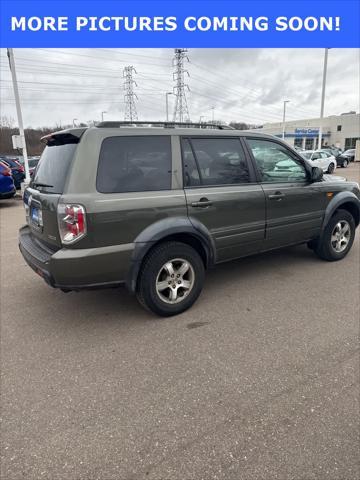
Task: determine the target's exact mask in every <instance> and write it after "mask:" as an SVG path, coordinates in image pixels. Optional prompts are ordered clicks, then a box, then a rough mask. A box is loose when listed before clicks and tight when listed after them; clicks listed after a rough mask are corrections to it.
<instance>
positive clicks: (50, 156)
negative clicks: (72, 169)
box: [31, 143, 77, 193]
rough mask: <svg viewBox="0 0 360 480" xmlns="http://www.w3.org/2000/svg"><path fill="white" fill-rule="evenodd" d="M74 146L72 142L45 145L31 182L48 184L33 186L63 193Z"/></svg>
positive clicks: (50, 191)
mask: <svg viewBox="0 0 360 480" xmlns="http://www.w3.org/2000/svg"><path fill="white" fill-rule="evenodd" d="M76 147H77V145H76V144H74V143H70V144H65V145H53V146H47V147H46V148H45V150H44V151H43V154H42V155H41V158H40V161H39V164H38V166H37V169H36V173H35V177H34V178H33V180H32V182H31V183H32V184H36V183H42V184H45V185H48V186H47V187H44V186H43V187H41V186H39V187H36V185H35V187H36V188H39V189H45V190H46V191H47V192H49V193H63V191H64V185H65V181H66V175H67V172H68V169H69V166H70V163H71V160H72V159H73V157H74V153H75V150H76Z"/></svg>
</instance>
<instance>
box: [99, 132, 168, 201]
mask: <svg viewBox="0 0 360 480" xmlns="http://www.w3.org/2000/svg"><path fill="white" fill-rule="evenodd" d="M96 186H97V190H98V191H99V192H102V193H123V192H145V191H152V190H169V189H170V188H171V143H170V137H169V136H166V137H160V136H147V137H110V138H106V139H105V140H104V141H103V143H102V145H101V151H100V158H99V166H98V173H97V182H96Z"/></svg>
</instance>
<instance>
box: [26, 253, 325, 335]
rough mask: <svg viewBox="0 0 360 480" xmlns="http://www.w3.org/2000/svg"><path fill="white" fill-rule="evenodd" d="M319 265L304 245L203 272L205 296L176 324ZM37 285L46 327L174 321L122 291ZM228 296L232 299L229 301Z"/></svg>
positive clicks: (32, 289)
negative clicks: (251, 289)
mask: <svg viewBox="0 0 360 480" xmlns="http://www.w3.org/2000/svg"><path fill="white" fill-rule="evenodd" d="M321 263H324V262H322V261H321V260H319V259H317V258H316V257H315V255H314V254H313V253H312V252H311V251H310V250H309V249H308V248H307V247H306V246H303V245H302V246H296V247H289V248H285V249H282V250H274V251H271V252H267V253H263V254H259V255H256V256H252V257H247V258H244V259H239V260H234V261H231V262H227V263H224V264H221V265H217V266H216V267H214V268H213V269H211V270H209V271H208V272H207V276H206V281H205V285H204V291H203V294H202V295H201V297H200V298H199V300H198V301H197V302H196V303H195V305H194V306H193V307H192V308H191V309H190V310H188V311H187V312H184V313H183V314H181V315H179V316H177V317H176V318H184V317H185V318H186V319H187V320H194V319H196V318H197V317H198V316H199V315H201V314H202V313H203V310H204V306H206V310H207V311H210V312H211V305H210V306H209V302H210V303H214V306H215V304H216V303H217V301H218V299H219V298H220V299H221V298H224V297H225V296H226V297H228V298H229V296H230V300H229V301H232V300H234V301H235V300H237V299H238V297H239V296H243V295H245V294H246V290H247V288H248V287H247V285H249V284H250V283H251V282H258V281H259V282H267V279H268V277H270V276H271V278H272V279H273V280H275V281H276V279H281V280H282V281H284V280H288V281H291V278H292V277H294V276H296V267H297V266H298V265H299V264H308V265H314V267H315V268H316V267H317V266H318V265H319V264H321ZM38 280H39V281H36V283H35V282H34V283H32V284H31V286H29V288H28V289H27V295H29V296H30V295H31V296H36V297H38V298H42V299H43V300H44V301H43V302H42V306H41V314H40V315H41V316H42V317H43V318H44V319H45V318H46V321H54V320H58V321H59V322H65V323H66V324H70V323H71V325H72V326H76V324H79V325H80V324H84V323H85V324H87V325H94V324H101V325H102V326H104V325H105V324H107V325H111V324H116V325H120V324H121V325H123V326H124V325H129V324H130V325H134V324H142V323H146V322H149V321H166V320H167V321H174V320H173V317H172V318H167V319H166V318H161V317H157V316H156V315H154V314H152V313H150V312H148V311H146V310H144V309H143V308H142V307H141V306H140V305H139V303H138V302H137V300H136V296H134V295H131V294H130V293H129V292H128V291H127V289H126V288H125V287H117V288H110V289H100V290H83V291H79V292H69V293H64V292H62V291H61V290H58V289H50V288H49V287H47V286H46V285H45V284H43V282H42V281H41V280H40V279H38ZM234 286H235V287H234ZM234 288H235V292H236V293H234ZM230 289H231V292H230V294H229V290H230ZM231 296H234V297H233V299H232V300H231ZM53 311H54V312H56V314H55V315H53V314H52V312H53ZM69 311H71V312H76V315H72V316H71V317H70V318H69V317H68V315H67V312H69ZM34 313H35V312H34Z"/></svg>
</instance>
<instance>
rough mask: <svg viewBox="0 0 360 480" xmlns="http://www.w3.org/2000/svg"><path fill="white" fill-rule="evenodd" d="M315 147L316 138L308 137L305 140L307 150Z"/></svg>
mask: <svg viewBox="0 0 360 480" xmlns="http://www.w3.org/2000/svg"><path fill="white" fill-rule="evenodd" d="M313 148H314V139H313V138H307V139H306V140H305V150H312V149H313Z"/></svg>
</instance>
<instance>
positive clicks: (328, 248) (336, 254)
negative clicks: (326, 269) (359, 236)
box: [315, 210, 355, 262]
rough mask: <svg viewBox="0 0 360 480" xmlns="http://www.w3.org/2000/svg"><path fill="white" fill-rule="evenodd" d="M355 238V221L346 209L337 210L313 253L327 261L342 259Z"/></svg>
mask: <svg viewBox="0 0 360 480" xmlns="http://www.w3.org/2000/svg"><path fill="white" fill-rule="evenodd" d="M354 238H355V221H354V218H353V216H352V215H351V214H350V213H349V212H348V211H347V210H338V211H337V212H336V213H335V214H334V215H333V216H332V217H331V218H330V220H329V222H328V224H327V225H326V227H325V230H324V232H323V234H322V237H321V238H320V239H319V242H318V245H317V247H316V249H315V253H316V254H317V256H318V257H320V258H322V259H323V260H327V261H329V262H334V261H337V260H341V259H343V258H344V257H345V256H346V255H347V254H348V253H349V251H350V249H351V247H352V244H353V242H354Z"/></svg>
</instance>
